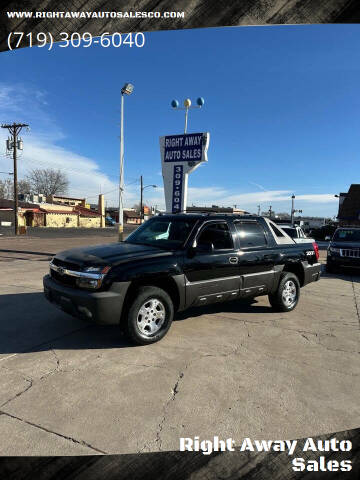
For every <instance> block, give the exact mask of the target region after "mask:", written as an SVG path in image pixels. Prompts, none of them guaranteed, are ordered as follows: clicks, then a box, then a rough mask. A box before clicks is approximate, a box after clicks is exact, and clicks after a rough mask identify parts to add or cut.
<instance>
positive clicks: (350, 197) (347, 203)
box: [338, 183, 360, 220]
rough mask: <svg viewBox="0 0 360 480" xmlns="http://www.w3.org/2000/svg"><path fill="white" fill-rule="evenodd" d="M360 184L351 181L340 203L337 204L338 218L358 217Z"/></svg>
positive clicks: (357, 218) (359, 211)
mask: <svg viewBox="0 0 360 480" xmlns="http://www.w3.org/2000/svg"><path fill="white" fill-rule="evenodd" d="M359 216H360V184H359V183H352V184H351V185H350V188H349V191H348V193H347V194H346V195H345V198H344V200H343V202H342V204H341V205H340V206H339V214H338V219H339V220H359V219H360V217H359Z"/></svg>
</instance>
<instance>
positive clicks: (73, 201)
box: [46, 195, 90, 208]
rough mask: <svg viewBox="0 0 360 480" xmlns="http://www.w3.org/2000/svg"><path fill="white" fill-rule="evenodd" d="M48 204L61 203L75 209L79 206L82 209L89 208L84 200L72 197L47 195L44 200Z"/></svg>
mask: <svg viewBox="0 0 360 480" xmlns="http://www.w3.org/2000/svg"><path fill="white" fill-rule="evenodd" d="M46 201H47V202H48V203H61V204H62V205H69V206H71V207H75V206H76V205H81V206H82V207H86V206H87V208H90V205H86V200H85V198H74V197H66V196H64V195H49V196H48V197H47V198H46Z"/></svg>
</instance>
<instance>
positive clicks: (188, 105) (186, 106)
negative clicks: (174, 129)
mask: <svg viewBox="0 0 360 480" xmlns="http://www.w3.org/2000/svg"><path fill="white" fill-rule="evenodd" d="M196 103H197V105H193V106H191V100H190V98H186V99H185V100H184V106H183V107H179V102H178V101H177V100H172V102H171V106H172V108H173V109H174V110H185V127H184V133H186V132H187V124H188V115H189V109H190V108H201V107H202V106H203V105H204V103H205V100H204V99H203V97H199V98H198V99H197V100H196Z"/></svg>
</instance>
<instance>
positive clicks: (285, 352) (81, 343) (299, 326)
mask: <svg viewBox="0 0 360 480" xmlns="http://www.w3.org/2000/svg"><path fill="white" fill-rule="evenodd" d="M115 240H116V235H115V234H114V233H113V234H112V235H111V234H110V233H109V235H106V238H105V237H104V235H102V234H99V233H97V232H94V234H90V233H89V234H87V235H82V236H78V237H73V238H71V237H66V236H63V237H61V238H58V237H55V236H52V237H51V236H50V235H49V236H48V237H47V238H45V237H44V238H37V237H35V236H32V237H29V236H28V237H17V238H13V237H10V236H2V237H0V272H1V274H0V291H1V295H0V377H1V379H0V382H1V386H2V387H1V389H0V434H1V439H2V441H1V443H0V454H1V455H68V454H71V455H81V454H97V453H99V454H100V453H109V454H114V453H134V452H147V451H159V450H177V449H178V446H179V437H183V436H187V437H193V436H195V435H198V436H200V437H202V438H212V437H213V436H214V435H219V436H220V437H224V438H227V437H233V438H234V439H239V440H241V439H242V438H244V437H250V438H254V439H256V438H257V439H290V438H292V439H293V438H299V437H306V436H311V435H316V434H322V433H329V432H336V431H341V430H346V429H351V428H355V427H358V426H359V424H360V407H359V397H360V383H359V374H360V362H359V337H360V330H359V309H360V276H355V275H353V276H351V275H327V274H324V275H323V278H322V279H321V280H320V282H317V283H315V284H311V285H309V286H307V287H305V288H304V289H302V292H301V293H302V296H301V299H300V303H299V305H298V307H297V309H296V310H295V311H293V312H291V313H274V312H273V311H272V310H271V308H270V305H269V303H268V300H267V297H261V298H258V299H256V300H255V301H254V302H253V303H252V304H250V303H241V302H232V303H227V304H218V305H216V306H211V307H210V306H209V307H202V308H198V309H192V310H191V311H187V312H183V313H181V314H178V315H177V317H176V321H175V322H174V323H173V325H172V327H171V329H170V332H169V333H168V335H167V336H166V337H165V338H164V339H163V340H162V341H161V342H159V343H157V344H154V345H150V346H145V347H133V346H131V345H129V344H128V343H127V342H126V340H125V339H124V338H122V337H121V336H120V335H119V333H118V330H117V328H116V327H99V326H94V325H90V324H87V323H84V322H82V321H80V320H76V319H74V318H72V317H70V316H68V315H66V314H65V313H63V312H61V311H60V310H57V309H56V308H55V307H54V306H52V305H51V304H49V303H48V302H47V301H46V300H45V299H44V297H43V294H42V276H43V275H44V274H45V273H46V272H47V271H48V261H49V258H50V255H51V254H53V253H56V252H57V251H59V250H64V249H66V248H71V247H72V246H80V245H86V244H98V243H106V242H110V241H115ZM321 255H322V258H323V259H324V251H322V252H321Z"/></svg>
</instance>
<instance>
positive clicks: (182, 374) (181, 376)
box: [140, 362, 191, 451]
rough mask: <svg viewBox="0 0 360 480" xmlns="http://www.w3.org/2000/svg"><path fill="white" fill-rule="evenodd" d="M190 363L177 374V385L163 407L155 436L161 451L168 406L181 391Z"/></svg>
mask: <svg viewBox="0 0 360 480" xmlns="http://www.w3.org/2000/svg"><path fill="white" fill-rule="evenodd" d="M190 363H191V362H190ZM190 363H187V364H185V367H184V368H183V369H182V371H180V372H179V374H178V376H177V380H176V382H175V385H174V387H173V388H172V389H171V396H170V398H169V399H168V401H167V402H166V403H165V405H164V407H163V412H164V415H163V417H162V419H161V421H160V423H159V425H158V431H157V432H156V437H155V443H156V445H157V447H158V449H159V450H160V451H161V447H162V440H161V432H162V430H163V428H164V424H165V421H166V414H167V409H168V406H169V405H170V404H171V402H173V401H174V400H175V398H176V395H177V394H178V393H179V384H180V381H181V380H182V378H184V374H185V370H186V369H187V368H188V366H189V365H190ZM146 446H147V445H144V447H143V448H142V449H141V450H140V451H143V450H144V448H145V447H146Z"/></svg>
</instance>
